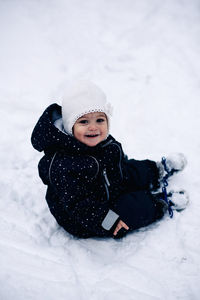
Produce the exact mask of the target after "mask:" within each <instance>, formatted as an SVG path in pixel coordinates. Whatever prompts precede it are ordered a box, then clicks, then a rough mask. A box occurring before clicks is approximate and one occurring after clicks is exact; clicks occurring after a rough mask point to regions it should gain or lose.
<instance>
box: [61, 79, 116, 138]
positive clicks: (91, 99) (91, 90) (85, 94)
mask: <svg viewBox="0 0 200 300" xmlns="http://www.w3.org/2000/svg"><path fill="white" fill-rule="evenodd" d="M92 112H103V113H105V114H106V116H107V119H108V124H109V119H110V116H111V114H112V107H111V104H110V103H108V102H107V99H106V95H105V94H104V92H103V91H102V90H101V89H100V88H99V87H98V86H96V85H95V84H94V83H92V82H90V81H86V80H82V81H78V82H76V83H74V84H72V85H70V86H69V87H68V88H67V89H66V90H65V94H64V96H63V101H62V119H63V126H64V129H65V131H66V132H67V133H69V134H72V128H73V126H74V124H75V123H76V121H77V120H78V119H79V118H80V117H82V116H83V115H85V114H88V113H92Z"/></svg>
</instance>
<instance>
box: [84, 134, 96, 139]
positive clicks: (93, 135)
mask: <svg viewBox="0 0 200 300" xmlns="http://www.w3.org/2000/svg"><path fill="white" fill-rule="evenodd" d="M85 136H86V137H89V138H94V137H97V136H99V134H86V135H85Z"/></svg>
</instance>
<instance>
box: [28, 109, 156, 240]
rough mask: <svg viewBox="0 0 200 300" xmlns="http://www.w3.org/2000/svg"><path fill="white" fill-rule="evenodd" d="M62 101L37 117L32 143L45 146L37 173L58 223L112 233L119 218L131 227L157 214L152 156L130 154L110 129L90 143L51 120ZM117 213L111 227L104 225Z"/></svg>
mask: <svg viewBox="0 0 200 300" xmlns="http://www.w3.org/2000/svg"><path fill="white" fill-rule="evenodd" d="M59 119H61V107H60V106H59V105H57V104H52V105H50V106H49V107H48V108H47V109H46V110H45V111H44V113H43V114H42V116H41V117H40V119H39V120H38V122H37V124H36V126H35V128H34V130H33V133H32V137H31V141H32V145H33V147H34V148H35V149H37V150H38V151H44V156H43V157H42V159H41V160H40V162H39V165H38V168H39V175H40V177H41V179H42V181H43V183H44V184H46V185H47V186H48V187H47V193H46V200H47V203H48V206H49V209H50V211H51V213H52V214H53V216H54V217H55V219H56V220H57V222H58V224H59V225H61V226H62V227H63V228H64V229H65V230H66V231H67V232H69V233H71V234H73V235H75V236H77V237H82V238H88V237H93V236H99V237H106V236H112V234H113V230H114V228H115V227H116V224H117V222H118V221H119V220H120V219H121V220H122V221H124V222H125V223H126V224H127V225H128V226H129V227H130V230H134V229H137V228H140V227H143V226H146V225H148V224H150V223H152V222H154V221H155V220H156V219H158V218H159V217H160V208H159V207H158V206H157V205H156V202H155V201H154V198H153V196H152V195H151V192H150V190H152V189H155V188H157V187H158V169H157V167H156V163H155V162H153V161H150V160H143V161H137V160H133V159H131V160H128V159H127V158H126V157H125V156H124V153H123V151H122V147H121V144H120V143H118V142H117V141H116V140H115V139H114V138H113V137H112V136H111V135H109V136H108V138H107V139H106V140H105V141H103V142H101V143H100V144H98V145H97V146H95V147H89V146H87V145H85V144H83V143H81V142H79V141H78V140H76V139H75V138H74V137H73V136H71V135H68V134H66V133H65V132H63V131H62V130H60V129H59V128H57V127H56V126H55V121H56V120H59ZM109 211H111V212H114V213H115V216H117V217H115V222H114V223H113V224H112V225H113V226H112V227H111V228H109V230H108V229H105V228H104V227H103V226H102V222H104V220H105V218H106V216H107V215H108V212H109Z"/></svg>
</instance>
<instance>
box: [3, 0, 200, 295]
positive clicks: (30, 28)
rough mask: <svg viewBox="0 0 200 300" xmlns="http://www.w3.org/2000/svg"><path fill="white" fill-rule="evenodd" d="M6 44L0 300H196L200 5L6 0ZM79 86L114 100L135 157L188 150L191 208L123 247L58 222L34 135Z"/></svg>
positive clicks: (173, 0)
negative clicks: (90, 85) (88, 83)
mask: <svg viewBox="0 0 200 300" xmlns="http://www.w3.org/2000/svg"><path fill="white" fill-rule="evenodd" d="M0 40H1V47H0V82H1V86H0V97H1V106H0V110H1V119H0V122H1V123H0V124H1V154H0V164H1V170H2V172H1V179H0V191H1V201H0V299H2V300H10V299H13V298H15V299H16V300H21V299H34V300H35V299H37V300H43V299H49V300H51V299H52V300H54V299H59V300H62V299H66V298H67V299H70V300H74V299H80V300H81V299H83V300H85V299H91V300H100V299H105V300H111V299H115V300H118V299H120V300H121V299H128V300H131V299H134V300H135V299H137V300H140V299H141V300H155V299H170V300H171V299H173V300H174V299H187V300H188V299H191V300H194V299H199V294H200V286H199V282H200V239H199V227H200V201H199V194H200V186H199V181H200V175H199V165H200V158H199V150H200V139H199V137H200V136H199V128H200V102H199V93H200V59H199V53H200V2H199V0H190V1H187V0H166V1H159V0H123V1H120V0H109V1H106V0H84V1H81V0H74V1H69V0H57V1H53V0H48V1H47V0H42V1H36V0H35V1H34V0H28V1H25V0H20V1H17V0H9V1H0ZM73 79H90V80H93V81H94V82H95V83H96V84H98V85H99V86H101V87H102V88H103V90H104V91H105V92H106V94H107V95H108V98H109V100H110V102H112V104H113V105H114V116H113V120H112V125H111V133H112V134H113V135H114V136H115V137H116V138H117V139H118V140H120V141H121V142H122V144H123V147H124V150H125V152H126V153H127V154H128V156H129V157H134V158H136V159H144V158H149V159H154V160H160V159H161V157H162V156H163V155H168V154H169V153H171V152H177V151H178V152H183V153H185V154H186V156H187V159H188V166H187V168H186V169H185V170H184V171H183V173H182V174H179V175H176V176H175V177H174V179H173V180H172V181H171V182H170V188H184V189H186V190H187V191H188V193H189V195H190V204H189V206H188V207H187V209H186V210H185V211H183V212H181V213H175V215H174V218H173V219H170V218H169V217H168V216H166V217H165V218H164V219H163V220H161V221H160V222H158V223H156V224H153V225H151V226H149V227H147V228H143V229H141V230H138V231H136V232H134V233H132V234H129V235H128V236H127V237H126V238H124V239H122V240H118V241H117V240H113V239H87V240H81V239H77V238H74V237H72V236H71V235H69V234H67V233H66V232H65V231H64V230H63V229H61V228H60V227H59V226H58V225H57V224H56V222H55V220H54V219H53V217H52V215H51V214H50V212H49V210H48V208H47V205H46V202H45V200H44V198H45V190H46V187H45V186H44V185H43V184H42V182H41V181H40V179H39V177H38V174H37V163H38V161H39V159H40V157H41V153H37V152H36V151H35V150H34V149H33V148H32V146H31V143H30V135H31V132H32V129H33V127H34V125H35V123H36V121H37V119H38V118H39V116H40V115H41V114H42V112H43V110H44V109H45V108H46V106H47V105H49V104H51V103H53V102H57V103H58V104H60V103H61V95H62V91H63V89H64V87H65V86H66V83H67V82H68V81H70V80H73Z"/></svg>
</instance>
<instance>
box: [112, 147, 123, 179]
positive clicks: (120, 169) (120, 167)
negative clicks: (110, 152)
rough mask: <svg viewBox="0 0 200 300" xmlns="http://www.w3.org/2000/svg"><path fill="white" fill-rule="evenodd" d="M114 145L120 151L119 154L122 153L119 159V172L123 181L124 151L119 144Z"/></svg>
mask: <svg viewBox="0 0 200 300" xmlns="http://www.w3.org/2000/svg"><path fill="white" fill-rule="evenodd" d="M113 144H114V145H116V146H117V147H118V149H119V153H120V157H119V171H120V175H121V178H122V180H123V173H122V150H121V148H120V146H119V145H118V144H117V143H113Z"/></svg>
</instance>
